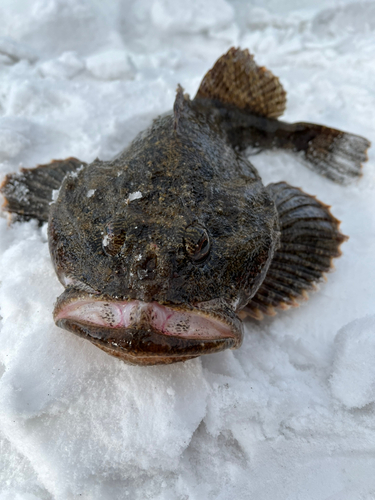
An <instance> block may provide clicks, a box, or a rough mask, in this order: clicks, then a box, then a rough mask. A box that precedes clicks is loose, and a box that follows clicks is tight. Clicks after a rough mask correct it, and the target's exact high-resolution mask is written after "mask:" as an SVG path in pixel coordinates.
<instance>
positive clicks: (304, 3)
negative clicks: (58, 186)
mask: <svg viewBox="0 0 375 500" xmlns="http://www.w3.org/2000/svg"><path fill="white" fill-rule="evenodd" d="M0 19H1V23H0V37H1V38H0V162H1V163H0V176H1V177H3V176H4V175H5V174H6V173H8V172H13V171H17V170H18V169H19V168H20V167H22V166H24V167H32V166H35V165H36V164H38V163H47V162H49V161H50V160H51V159H53V158H56V159H59V158H66V157H68V156H76V157H78V158H80V159H82V160H84V161H86V162H90V161H92V160H94V159H95V158H96V157H99V158H101V159H110V158H111V157H112V156H113V155H115V154H116V153H118V152H119V151H120V150H121V149H122V148H123V147H124V146H126V144H128V143H129V141H130V140H131V139H132V138H133V137H134V136H135V134H136V133H137V132H138V131H140V130H142V129H143V128H144V127H146V126H147V125H148V124H149V123H150V121H151V119H152V117H155V116H156V115H157V114H159V113H161V112H164V111H166V110H168V109H170V108H171V107H172V105H173V101H174V95H175V89H176V86H177V83H181V85H183V87H184V88H185V89H186V91H187V92H189V93H190V94H191V95H192V96H193V95H194V93H195V91H196V89H197V87H198V85H199V82H200V80H201V78H202V77H203V75H204V73H205V72H206V71H207V70H208V69H209V68H210V67H211V66H212V64H213V63H214V61H215V60H216V59H217V58H218V57H219V56H220V55H221V54H222V53H224V52H226V51H227V50H228V48H229V47H230V46H232V45H235V46H241V47H242V48H245V47H247V48H249V49H250V51H251V52H252V53H254V54H255V56H256V61H257V62H258V63H259V64H261V65H265V66H267V67H268V68H270V69H271V70H272V71H273V72H274V73H275V74H276V75H278V76H279V77H280V79H281V82H282V83H283V85H284V86H285V88H286V90H287V92H288V108H287V112H286V114H285V119H286V120H288V121H302V120H303V121H312V122H317V123H323V124H325V125H329V126H333V127H337V128H341V129H344V130H347V131H350V132H353V133H357V134H360V135H363V136H365V137H367V138H368V139H370V140H372V141H373V143H374V142H375V2H374V1H372V2H361V1H352V2H349V1H347V2H346V1H340V2H339V1H336V0H314V1H313V0H285V1H278V0H252V1H248V2H245V1H243V2H242V1H241V0H235V1H234V0H233V1H232V2H229V1H225V0H206V1H202V0H190V1H182V0H137V1H134V2H132V1H127V0H124V1H121V0H106V1H105V2H104V1H100V0H91V1H90V0H34V1H32V2H30V1H27V0H0ZM374 158H375V154H374V148H372V149H370V150H369V161H368V163H366V164H365V165H364V175H363V177H362V179H361V180H360V181H358V182H356V183H355V184H353V185H351V186H349V187H342V186H338V185H335V184H333V183H332V182H330V181H329V180H326V179H324V178H322V177H319V176H318V175H316V174H314V173H313V172H312V171H310V170H308V169H306V168H305V167H304V166H303V165H301V164H300V163H299V162H298V159H296V158H293V157H292V156H289V155H287V154H286V153H279V152H268V153H261V154H259V155H257V156H254V157H252V161H253V162H254V164H255V165H256V166H257V167H258V168H259V170H260V172H261V174H262V176H263V178H264V181H265V183H268V182H271V181H279V180H286V181H287V182H290V183H291V184H293V185H296V186H299V187H301V188H303V189H304V190H306V191H307V192H308V193H311V194H314V195H317V196H318V198H319V199H321V200H322V201H324V202H325V203H328V204H330V205H332V212H333V213H334V215H335V216H336V217H338V218H339V219H341V220H342V230H343V232H344V233H345V234H347V235H349V236H350V240H349V241H348V242H347V243H345V244H344V245H343V256H342V257H341V258H340V259H338V260H336V261H335V267H336V270H335V272H334V273H331V274H329V275H328V280H327V283H324V284H322V285H321V286H320V290H319V292H317V293H315V294H312V295H311V298H310V300H309V301H307V302H306V303H304V304H303V305H302V306H301V307H299V308H296V309H293V310H289V311H287V312H280V313H279V314H278V315H277V316H276V317H274V318H269V319H266V320H265V321H263V322H262V323H257V322H255V321H248V322H247V323H246V330H247V333H246V337H245V340H244V343H243V346H242V347H241V348H240V349H239V350H237V351H227V352H223V353H220V354H216V355H210V356H206V357H202V358H199V359H195V360H192V361H188V362H186V363H181V364H176V365H173V366H165V367H164V366H162V367H132V366H127V365H126V364H124V363H122V362H121V361H119V360H118V359H115V358H112V357H110V356H108V355H107V354H105V353H104V352H102V351H100V350H99V349H97V348H96V347H94V346H93V345H91V344H90V343H89V342H87V341H84V340H82V339H80V338H78V337H75V336H74V335H72V334H70V333H68V332H65V331H63V330H60V329H59V328H57V327H56V326H55V325H54V323H53V320H52V308H53V303H54V301H55V298H56V297H57V296H58V295H59V294H60V293H61V292H62V286H61V285H60V284H59V282H58V280H57V278H56V276H55V274H54V271H53V269H52V265H51V262H50V258H49V254H48V246H47V241H46V227H43V228H41V229H40V228H38V227H37V225H36V224H35V223H32V222H30V223H26V224H16V225H14V226H13V227H10V228H9V227H7V221H6V219H5V218H1V219H0V232H1V233H0V247H1V260H0V266H1V269H0V277H1V287H0V306H1V311H0V313H1V323H0V327H1V333H0V376H1V379H0V492H1V493H0V499H1V500H37V499H38V500H50V499H57V500H70V499H73V500H75V499H83V500H84V499H86V500H89V499H104V500H107V499H108V500H120V499H121V500H122V499H126V498H130V499H132V500H133V499H135V500H138V499H139V500H144V499H155V500H193V499H194V500H195V499H197V500H206V499H207V500H209V499H220V500H228V499H239V500H243V499H244V500H245V499H254V500H297V499H298V500H322V499H325V500H328V499H329V500H352V499H355V500H370V499H374V498H375V412H374V410H375V304H374V299H375V260H374V255H375V216H374V213H375V175H374V166H375V165H374Z"/></svg>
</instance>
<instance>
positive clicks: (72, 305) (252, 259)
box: [0, 47, 370, 366]
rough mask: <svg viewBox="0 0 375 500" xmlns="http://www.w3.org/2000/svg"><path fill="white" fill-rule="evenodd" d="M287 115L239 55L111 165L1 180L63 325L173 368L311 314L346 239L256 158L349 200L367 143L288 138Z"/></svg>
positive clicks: (276, 84)
mask: <svg viewBox="0 0 375 500" xmlns="http://www.w3.org/2000/svg"><path fill="white" fill-rule="evenodd" d="M285 107H286V92H285V90H284V89H283V87H282V85H281V83H280V81H279V79H278V78H277V77H276V76H274V75H273V74H272V73H271V71H269V70H268V69H266V68H265V67H260V66H258V65H257V64H256V62H255V60H254V57H253V55H251V54H250V53H249V51H248V50H247V49H245V50H242V49H240V48H234V47H232V48H231V49H229V51H228V52H227V53H226V54H224V55H223V56H221V57H220V58H219V59H218V60H217V61H216V63H215V64H214V66H213V67H212V68H211V69H210V70H209V71H208V72H207V73H206V75H205V76H204V78H203V80H202V82H201V84H200V86H199V89H198V91H197V93H196V95H195V97H194V98H193V99H191V98H190V97H189V95H187V94H186V93H184V90H183V88H182V87H181V86H180V85H179V86H178V88H177V92H176V98H175V102H174V105H173V109H172V110H171V111H170V112H167V113H165V114H163V115H161V116H158V117H157V118H156V119H155V120H154V121H153V123H152V124H151V126H150V127H149V128H147V129H146V130H144V131H143V132H141V133H140V134H139V135H138V136H137V137H136V138H135V139H134V140H133V141H132V142H131V143H130V144H129V145H127V146H126V147H125V149H124V150H122V151H121V152H120V153H119V154H118V155H117V156H116V157H115V158H113V159H112V160H110V161H101V160H99V159H96V160H94V161H93V162H92V163H85V162H83V161H80V160H78V159H76V158H68V159H66V160H54V161H52V162H51V163H49V164H47V165H39V166H38V167H36V168H32V169H22V170H21V172H20V173H12V174H9V175H7V176H6V177H5V179H4V181H3V183H2V185H1V188H0V191H1V193H2V194H3V196H4V199H5V201H4V205H3V210H4V211H5V212H7V213H8V214H9V217H10V219H11V221H13V222H14V221H24V220H30V219H36V220H38V221H39V223H40V224H42V223H46V222H48V242H49V249H50V255H51V260H52V263H53V266H54V269H55V271H56V274H57V277H58V279H59V281H60V282H61V283H62V285H63V286H64V292H63V293H62V295H60V297H58V299H57V301H56V303H55V307H54V311H53V318H54V321H55V323H56V325H57V326H58V327H60V328H61V329H64V330H67V331H68V332H72V333H74V334H75V335H78V336H79V337H81V338H83V339H86V340H88V341H90V342H91V343H92V344H94V345H95V346H97V347H98V348H100V349H102V350H103V351H105V352H106V353H108V354H110V355H112V356H115V357H117V358H119V359H121V360H123V361H125V362H126V363H129V364H133V365H143V366H145V365H156V364H169V363H175V362H181V361H186V360H189V359H192V358H195V357H198V356H201V355H206V354H212V353H217V352H220V351H223V350H224V349H237V348H239V347H240V346H241V343H242V340H243V335H244V327H243V320H244V319H245V318H247V317H250V318H254V319H256V320H261V319H262V318H263V317H264V316H265V315H274V314H275V313H276V311H282V310H284V309H288V308H290V307H293V306H296V305H298V304H299V303H300V301H301V300H303V299H305V298H307V296H308V292H310V291H311V290H313V289H314V287H315V284H316V283H317V282H319V281H321V280H322V278H323V277H324V275H325V273H326V272H328V271H329V270H330V269H331V267H332V259H334V258H336V257H338V256H339V255H340V254H341V250H340V245H341V244H342V243H343V242H344V241H345V240H346V239H347V237H346V236H345V235H343V234H342V233H341V231H340V229H339V225H340V222H339V221H338V220H337V219H336V218H335V217H334V216H333V215H332V213H331V212H330V209H329V207H328V206H327V205H326V204H324V203H322V202H320V201H319V200H318V199H317V198H316V197H315V196H311V195H309V194H307V193H305V192H303V191H302V190H301V189H299V188H297V187H294V186H291V185H289V184H288V183H287V182H277V183H271V184H268V185H266V186H264V185H263V183H262V180H261V177H260V175H259V173H258V172H257V170H256V168H255V167H254V165H253V164H252V163H251V162H250V159H249V151H250V152H251V151H254V150H256V151H259V150H267V149H281V150H284V151H289V152H290V153H292V154H296V155H298V157H299V159H300V160H301V162H302V163H304V164H305V165H306V166H308V167H309V168H311V169H313V170H314V171H315V172H317V173H318V174H321V175H323V176H325V177H327V178H328V179H330V180H331V181H333V182H336V183H340V184H343V185H345V184H348V183H349V182H351V181H353V180H356V179H358V178H359V177H360V175H361V168H362V166H361V163H362V162H364V161H366V159H367V156H366V151H367V149H368V147H369V146H370V142H369V141H368V140H367V139H365V138H363V137H360V136H358V135H354V134H350V133H347V132H343V131H340V130H337V129H333V128H330V127H326V126H323V125H317V124H312V123H305V122H299V123H293V124H291V123H286V122H283V121H281V120H279V117H280V116H281V115H282V114H283V112H284V110H285Z"/></svg>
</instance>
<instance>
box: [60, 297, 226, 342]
mask: <svg viewBox="0 0 375 500" xmlns="http://www.w3.org/2000/svg"><path fill="white" fill-rule="evenodd" d="M54 319H55V321H56V322H57V321H60V320H74V321H77V322H79V323H85V324H87V325H90V324H92V325H93V326H95V327H103V328H106V329H108V328H109V329H114V330H115V329H123V328H137V326H140V327H145V326H149V327H150V328H151V329H153V330H156V331H158V332H160V333H161V334H163V335H171V336H179V337H184V338H199V339H201V340H207V339H212V338H235V337H236V335H235V332H234V331H233V329H232V328H231V326H230V325H229V324H227V323H226V322H224V321H223V320H222V319H217V318H214V317H210V316H209V315H208V314H207V313H206V312H204V311H200V310H198V309H193V310H190V309H180V308H178V309H175V308H173V307H170V306H165V305H161V304H159V303H158V302H143V301H140V300H129V301H105V300H92V299H90V298H88V299H78V300H75V301H73V302H69V303H68V304H66V305H64V306H63V307H59V309H58V311H56V313H55V315H54Z"/></svg>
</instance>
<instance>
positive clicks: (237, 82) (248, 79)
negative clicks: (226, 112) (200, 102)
mask: <svg viewBox="0 0 375 500" xmlns="http://www.w3.org/2000/svg"><path fill="white" fill-rule="evenodd" d="M195 97H196V98H209V99H217V100H218V101H220V102H222V103H224V104H230V105H232V106H236V107H237V108H239V109H243V110H247V111H249V112H251V113H253V114H255V115H259V116H267V117H270V118H277V117H279V116H281V115H282V114H283V112H284V111H285V106H286V92H285V90H284V89H283V87H282V85H281V83H280V82H279V79H278V78H277V77H276V76H274V75H273V74H272V73H271V71H269V70H268V69H266V68H265V67H260V66H258V65H257V64H256V63H255V61H254V57H253V56H252V55H251V54H250V53H249V51H248V50H247V49H245V50H241V49H236V48H234V47H232V48H231V49H229V51H228V52H227V53H226V54H224V55H223V56H221V57H220V58H219V59H218V60H217V61H216V63H215V64H214V66H213V68H212V69H210V70H209V71H208V72H207V74H206V75H205V77H204V78H203V80H202V83H201V85H200V87H199V90H198V92H197V95H196V96H195Z"/></svg>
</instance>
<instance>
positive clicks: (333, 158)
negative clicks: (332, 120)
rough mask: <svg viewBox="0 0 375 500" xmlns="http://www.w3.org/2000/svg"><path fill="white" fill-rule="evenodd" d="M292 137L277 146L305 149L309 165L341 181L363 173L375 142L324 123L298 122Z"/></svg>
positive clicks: (340, 182) (346, 182)
mask: <svg viewBox="0 0 375 500" xmlns="http://www.w3.org/2000/svg"><path fill="white" fill-rule="evenodd" d="M290 127H291V128H294V129H295V130H294V131H293V132H292V133H291V134H290V136H289V141H286V142H284V143H283V141H278V143H277V146H279V147H286V148H287V149H289V148H292V149H293V150H294V151H296V152H299V151H301V152H302V154H303V156H302V159H303V160H304V162H305V163H306V166H308V167H309V168H311V169H313V170H315V171H316V172H318V173H319V174H321V175H324V176H325V177H328V178H329V179H331V180H332V181H334V182H338V183H339V184H348V183H349V182H351V181H352V180H355V179H356V178H358V177H360V176H361V175H362V173H361V168H362V162H365V161H366V160H367V154H366V151H367V149H368V148H369V147H370V145H371V143H370V141H368V140H367V139H365V138H364V137H361V136H359V135H355V134H349V133H347V132H342V131H341V130H337V129H334V128H329V127H325V126H324V125H315V124H313V123H295V124H293V125H290Z"/></svg>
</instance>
